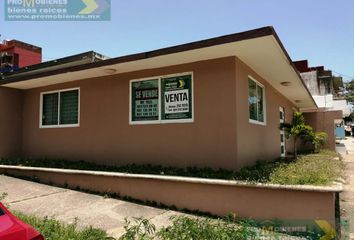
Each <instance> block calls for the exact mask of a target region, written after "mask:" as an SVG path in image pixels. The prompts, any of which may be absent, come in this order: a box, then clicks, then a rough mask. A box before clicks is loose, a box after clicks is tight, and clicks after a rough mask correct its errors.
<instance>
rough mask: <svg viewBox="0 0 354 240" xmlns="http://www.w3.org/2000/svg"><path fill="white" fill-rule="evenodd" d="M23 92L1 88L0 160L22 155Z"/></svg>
mask: <svg viewBox="0 0 354 240" xmlns="http://www.w3.org/2000/svg"><path fill="white" fill-rule="evenodd" d="M21 144H22V92H21V91H19V90H14V89H10V88H5V87H0V158H1V157H8V156H16V155H20V154H21Z"/></svg>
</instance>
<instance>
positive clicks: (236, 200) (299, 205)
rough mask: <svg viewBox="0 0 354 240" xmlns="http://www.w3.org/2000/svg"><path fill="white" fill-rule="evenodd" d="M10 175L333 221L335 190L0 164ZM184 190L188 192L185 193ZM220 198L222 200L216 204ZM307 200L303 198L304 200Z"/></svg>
mask: <svg viewBox="0 0 354 240" xmlns="http://www.w3.org/2000/svg"><path fill="white" fill-rule="evenodd" d="M0 173H6V174H9V175H10V176H21V177H33V176H36V177H37V179H38V180H40V181H41V182H44V183H50V184H54V185H59V186H67V187H69V188H72V189H76V188H77V187H80V189H84V190H90V191H96V192H102V193H107V192H109V193H116V194H119V195H120V196H122V197H123V196H129V197H132V198H134V199H138V200H142V201H155V202H158V203H163V204H165V205H168V206H176V207H177V208H179V209H184V208H186V209H189V210H200V211H203V212H209V213H212V214H216V215H220V216H224V215H227V214H229V213H237V215H238V216H240V217H247V218H252V219H261V220H274V219H278V220H279V219H282V220H314V219H321V220H327V221H328V222H329V223H330V224H332V226H333V227H334V226H335V196H334V192H322V191H319V190H307V191H304V190H294V189H273V188H270V187H255V186H238V185H227V184H221V183H219V184H216V183H204V182H203V183H201V182H195V181H194V182H193V181H188V178H179V180H172V179H168V180H165V179H153V178H139V177H128V176H125V177H122V176H112V175H110V176H105V175H104V173H97V172H96V173H95V174H90V173H77V172H73V173H67V172H65V171H63V170H60V172H54V171H53V170H49V171H46V170H23V169H21V170H18V169H6V167H4V168H3V167H1V168H0ZM186 196H188V197H186ZM220 203H222V204H220ZM304 203H306V204H304Z"/></svg>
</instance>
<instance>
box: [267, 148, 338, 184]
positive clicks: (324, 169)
mask: <svg viewBox="0 0 354 240" xmlns="http://www.w3.org/2000/svg"><path fill="white" fill-rule="evenodd" d="M334 157H337V155H334V154H333V152H329V151H326V152H320V153H319V154H309V155H303V156H300V157H299V159H298V160H297V161H294V162H291V163H288V164H279V166H278V167H277V168H275V169H274V171H273V172H272V173H271V174H270V176H269V180H270V181H269V182H270V183H277V184H290V185H295V184H299V185H305V184H310V185H328V184H330V183H332V182H334V181H335V180H337V179H338V178H340V177H342V174H343V170H344V163H343V162H342V161H341V160H339V159H335V158H334Z"/></svg>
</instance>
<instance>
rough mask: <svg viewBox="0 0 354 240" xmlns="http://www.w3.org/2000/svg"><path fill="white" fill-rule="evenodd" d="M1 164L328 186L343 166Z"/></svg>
mask: <svg viewBox="0 0 354 240" xmlns="http://www.w3.org/2000/svg"><path fill="white" fill-rule="evenodd" d="M0 164H2V165H15V166H32V167H46V168H60V169H79V170H93V171H108V172H121V173H135V174H155V175H169V176H184V177H198V178H210V179H226V180H240V181H248V182H255V183H277V184H287V185H293V184H300V185H306V184H307V185H328V184H331V183H332V182H333V181H335V180H336V179H338V178H340V177H341V176H342V170H343V163H342V161H341V160H338V155H337V153H335V152H332V151H329V150H323V151H321V152H320V153H317V154H307V155H300V156H299V158H298V160H297V161H292V160H289V159H285V160H284V159H283V160H277V161H273V162H266V161H259V162H257V163H256V164H255V165H254V166H250V167H244V168H242V169H240V170H239V171H230V170H226V169H218V170H215V169H211V168H195V167H189V168H175V167H163V166H153V165H136V164H130V165H126V166H120V167H116V166H106V165H98V164H94V163H89V162H84V161H67V160H52V159H24V158H3V159H0Z"/></svg>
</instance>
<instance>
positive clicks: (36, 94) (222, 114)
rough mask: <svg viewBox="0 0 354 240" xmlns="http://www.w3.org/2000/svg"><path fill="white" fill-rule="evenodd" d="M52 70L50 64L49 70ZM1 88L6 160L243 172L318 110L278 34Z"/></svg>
mask: <svg viewBox="0 0 354 240" xmlns="http://www.w3.org/2000/svg"><path fill="white" fill-rule="evenodd" d="M43 64H45V63H43ZM43 66H44V67H43V68H42V69H41V67H38V66H37V67H36V68H34V69H31V67H29V68H27V69H24V70H21V71H20V72H17V73H16V72H15V73H12V74H10V75H8V76H5V77H3V79H2V80H0V135H1V138H0V157H8V156H16V155H20V156H26V157H46V158H48V159H58V158H59V159H68V160H85V161H91V162H95V163H99V164H111V165H125V164H130V163H135V164H154V165H155V164H161V165H165V166H177V167H186V166H197V167H213V168H227V169H239V168H240V167H242V166H246V165H251V164H253V163H255V162H256V161H257V160H272V159H276V158H279V157H284V156H286V154H287V152H292V151H293V149H292V144H291V142H290V141H291V140H287V139H286V138H285V136H284V132H283V131H281V130H280V128H279V126H280V123H281V122H284V121H286V122H291V119H292V115H293V112H294V111H297V110H299V109H313V108H317V106H316V103H315V101H314V99H313V98H312V96H311V94H310V93H309V91H308V89H307V88H306V86H305V84H304V82H303V80H302V78H301V77H300V75H299V73H298V71H297V70H296V69H295V67H294V65H293V62H292V60H291V59H290V57H289V55H288V53H287V52H286V50H285V48H284V46H283V44H282V43H281V41H280V39H279V37H278V36H277V34H276V32H275V31H274V29H273V28H272V27H263V28H259V29H255V30H251V31H246V32H241V33H236V34H231V35H226V36H222V37H217V38H212V39H207V40H202V41H198V42H192V43H187V44H183V45H179V46H174V47H168V48H164V49H159V50H155V51H150V52H144V53H139V54H133V55H128V56H123V57H117V58H111V59H103V60H100V61H92V62H85V63H83V64H79V65H74V66H72V65H70V64H65V65H64V66H62V67H55V66H54V67H45V65H43Z"/></svg>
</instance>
